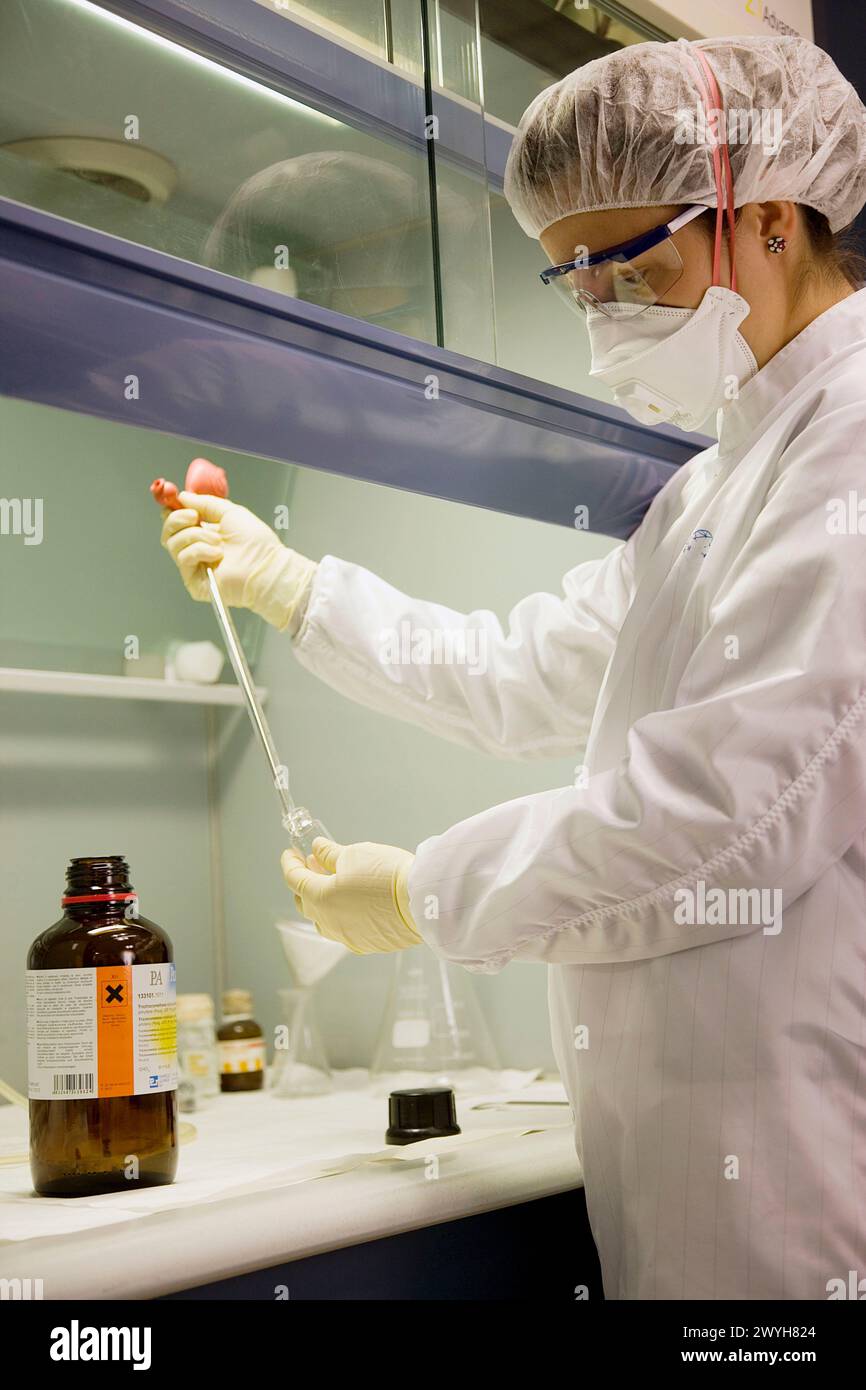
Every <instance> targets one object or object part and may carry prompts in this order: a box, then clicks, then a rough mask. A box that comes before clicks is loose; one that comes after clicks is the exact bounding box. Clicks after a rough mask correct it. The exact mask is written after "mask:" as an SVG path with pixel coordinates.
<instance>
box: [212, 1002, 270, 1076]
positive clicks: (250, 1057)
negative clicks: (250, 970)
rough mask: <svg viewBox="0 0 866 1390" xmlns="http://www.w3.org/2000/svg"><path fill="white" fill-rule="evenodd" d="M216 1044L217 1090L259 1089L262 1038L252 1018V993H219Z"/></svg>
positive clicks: (262, 1057)
mask: <svg viewBox="0 0 866 1390" xmlns="http://www.w3.org/2000/svg"><path fill="white" fill-rule="evenodd" d="M217 1046H218V1048H219V1054H220V1088H221V1090H223V1091H260V1090H261V1089H262V1087H263V1086H264V1084H265V1040H264V1037H263V1035H262V1030H261V1028H260V1027H259V1025H258V1024H257V1023H256V1021H255V1019H254V1018H253V996H252V995H251V994H250V992H249V990H248V989H227V990H225V992H224V993H223V1021H222V1023H221V1025H220V1027H219V1028H218V1029H217Z"/></svg>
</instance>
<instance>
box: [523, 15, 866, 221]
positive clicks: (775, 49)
mask: <svg viewBox="0 0 866 1390" xmlns="http://www.w3.org/2000/svg"><path fill="white" fill-rule="evenodd" d="M693 47H695V48H700V49H702V50H703V51H704V53H705V54H706V56H707V58H708V60H709V62H710V64H711V66H712V68H713V71H714V73H715V76H716V81H717V82H718V84H719V88H720V90H721V93H722V97H723V100H724V103H725V111H726V116H727V121H728V130H727V133H728V139H729V146H730V155H731V167H732V171H733V176H734V202H735V205H736V206H737V207H741V206H742V204H743V203H754V202H768V201H770V200H771V199H774V198H779V199H785V200H790V201H792V202H797V203H804V204H806V205H807V206H808V207H812V208H815V209H816V210H817V211H818V212H821V213H823V214H824V216H825V217H826V218H827V220H828V222H829V223H830V227H831V229H832V230H833V231H834V232H835V231H838V230H839V229H840V228H841V227H845V226H847V224H848V223H849V222H851V221H852V220H853V219H854V218H855V217H856V215H857V213H858V212H859V211H860V208H861V207H862V206H863V204H864V202H866V107H864V106H863V103H862V102H861V101H860V98H859V97H858V96H857V93H856V91H855V90H854V88H853V87H852V86H851V83H850V82H848V81H847V79H846V78H844V77H843V76H842V74H841V73H840V72H839V69H838V68H837V67H836V64H835V63H834V62H833V60H832V59H831V58H830V57H828V55H827V54H826V53H824V52H823V50H822V49H820V48H816V46H815V45H814V44H813V43H809V42H808V40H807V39H800V38H791V37H779V38H777V37H774V36H771V35H768V36H766V37H759V38H758V37H756V38H723V39H701V40H698V41H697V43H695V44H690V43H688V42H687V41H686V40H682V39H681V40H679V41H677V42H676V43H641V44H634V45H633V46H631V47H627V48H623V49H620V50H619V51H617V52H616V53H610V54H608V55H607V56H606V57H604V58H596V59H595V60H594V61H593V62H591V63H587V64H586V66H585V67H581V68H578V69H577V70H576V71H575V72H572V73H570V74H569V75H568V77H564V78H562V80H561V81H560V82H557V83H555V84H554V86H552V87H548V88H547V90H546V91H544V92H542V93H541V94H540V95H539V96H537V97H536V98H535V100H534V101H533V102H532V104H531V105H530V106H529V108H528V109H527V111H526V112H525V113H524V115H523V118H522V120H521V122H520V126H519V127H518V131H517V134H516V136H515V137H514V143H513V145H512V147H511V152H510V154H509V157H508V164H507V166H506V170H505V196H506V197H507V199H508V202H509V203H510V205H511V209H512V211H513V213H514V215H515V217H516V218H517V221H518V222H519V223H520V225H521V227H522V228H523V230H524V231H525V232H527V233H528V234H529V235H530V236H538V235H539V234H540V233H541V232H543V231H544V230H545V229H546V228H547V227H549V226H551V224H552V223H554V222H557V221H559V219H560V218H562V217H568V216H569V215H570V214H571V213H575V212H594V211H597V210H600V209H603V208H625V207H629V208H633V207H660V206H663V205H665V204H668V203H704V204H706V206H707V207H715V206H716V181H715V176H714V173H713V159H712V147H711V144H710V143H709V141H708V140H707V139H706V133H705V128H703V127H702V126H701V125H700V124H698V122H697V120H695V121H694V123H693V125H692V130H693V131H694V132H695V133H698V134H699V139H698V141H697V142H693V143H688V141H687V140H686V141H685V142H683V143H677V142H676V140H675V138H674V137H675V133H676V132H677V131H678V130H679V132H680V135H681V136H682V134H683V133H684V132H685V133H687V132H688V119H687V118H688V116H689V113H691V115H692V117H694V115H695V113H696V111H697V110H698V109H699V108H700V110H701V112H703V102H702V100H701V96H700V91H699V88H698V84H697V80H696V78H695V74H694V72H693V69H692V65H691V64H690V62H689V51H690V49H691V48H693ZM695 61H696V60H695V59H694V58H693V59H692V62H695ZM740 113H745V115H740ZM748 113H753V119H752V122H751V123H748V122H749V117H748ZM763 113H767V114H766V115H764V114H763ZM777 113H778V114H777ZM737 121H739V125H736V124H732V122H737ZM747 132H748V134H747ZM744 137H746V138H744ZM772 146H777V147H776V148H772Z"/></svg>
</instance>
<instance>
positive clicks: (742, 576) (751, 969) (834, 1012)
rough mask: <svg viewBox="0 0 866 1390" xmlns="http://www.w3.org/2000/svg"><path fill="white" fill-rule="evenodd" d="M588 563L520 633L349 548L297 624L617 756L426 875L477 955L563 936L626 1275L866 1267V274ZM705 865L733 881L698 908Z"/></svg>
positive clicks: (567, 1026)
mask: <svg viewBox="0 0 866 1390" xmlns="http://www.w3.org/2000/svg"><path fill="white" fill-rule="evenodd" d="M861 498H862V499H863V501H862V504H861V505H862V509H863V515H862V517H861V518H860V521H859V526H860V528H861V529H858V525H857V514H856V503H857V501H858V500H860V499H861ZM837 500H838V501H837ZM852 521H853V525H852ZM840 523H841V525H840ZM705 533H708V534H705ZM563 589H564V597H562V598H557V597H554V596H552V595H550V594H534V595H532V596H531V597H529V598H527V599H525V600H523V601H522V602H521V603H519V604H518V605H517V606H516V607H515V609H514V610H513V612H512V613H511V615H510V619H509V628H508V631H507V633H506V632H504V631H503V630H502V628H501V627H500V625H499V623H498V621H497V619H496V618H495V616H494V615H493V614H492V613H488V612H475V613H471V614H469V615H461V614H457V613H454V612H452V611H451V610H449V609H446V608H444V607H442V606H440V605H437V604H433V603H427V602H423V601H419V600H417V599H412V598H407V597H406V596H405V595H403V594H401V593H399V592H397V591H396V590H395V589H393V588H392V587H391V586H389V585H388V584H386V583H385V582H384V581H383V580H381V579H379V578H377V577H376V576H375V575H372V574H370V573H369V572H368V571H366V570H364V569H361V568H360V567H358V566H356V565H352V564H347V563H344V562H342V561H340V560H337V559H334V558H333V557H326V558H325V559H324V560H323V561H322V564H321V568H320V570H319V573H318V576H317V579H316V583H315V586H314V589H313V592H312V596H311V600H310V605H309V608H308V611H307V614H306V618H305V621H304V624H303V626H302V628H301V630H300V632H299V633H298V636H297V638H296V641H295V647H296V651H297V654H298V657H299V658H300V660H301V662H302V663H303V664H304V665H305V666H306V667H307V668H308V669H309V670H310V671H313V672H315V673H316V674H317V675H319V676H321V677H322V678H323V679H324V680H325V681H327V682H328V683H329V684H330V685H332V686H333V687H335V688H336V689H337V690H340V691H343V692H344V693H345V694H346V695H348V696H350V697H351V698H353V699H355V700H359V701H361V702H362V703H364V704H367V705H369V706H371V707H373V708H374V709H378V710H382V711H386V712H387V713H389V714H392V715H396V716H399V717H402V718H405V719H409V720H411V721H412V722H413V723H416V724H418V725H420V726H422V727H423V728H426V729H428V730H432V731H433V732H435V733H438V734H441V735H443V736H445V737H447V738H450V739H453V740H456V741H458V742H460V743H463V744H466V745H468V746H471V747H474V748H480V749H484V750H487V751H488V752H489V753H492V754H494V755H498V756H502V757H507V758H539V757H553V756H560V755H566V756H567V755H569V754H574V756H575V762H576V763H579V764H584V765H585V767H586V769H587V775H586V776H585V777H580V778H579V779H578V785H576V786H567V787H559V788H556V789H554V790H552V791H548V792H542V793H540V794H537V795H533V796H524V797H519V798H518V799H517V800H514V801H510V802H507V803H506V804H505V805H501V806H494V807H493V808H492V809H491V810H489V811H485V812H483V813H482V814H480V815H476V816H473V817H471V818H470V819H469V820H466V821H463V822H461V823H460V824H458V825H455V826H453V827H452V828H451V829H449V830H447V831H446V832H445V833H444V834H442V835H438V836H435V837H433V838H432V839H428V840H425V841H424V842H423V843H422V844H421V845H420V846H419V847H418V851H417V859H416V862H415V864H414V866H413V869H412V872H411V875H410V882H409V887H410V898H411V904H412V910H413V913H414V915H415V918H416V920H417V923H418V927H419V930H420V931H421V932H422V933H423V935H424V937H425V939H426V940H427V941H428V942H429V944H430V945H431V946H432V947H433V949H434V950H435V951H437V952H438V953H439V954H440V955H442V956H444V957H446V958H447V959H449V960H452V961H457V962H459V963H461V964H462V965H465V966H467V967H468V968H469V969H472V970H482V971H496V970H499V969H501V968H502V967H503V966H504V965H506V964H507V963H508V962H509V961H510V960H512V959H521V960H534V961H546V962H549V963H550V966H551V969H550V1004H551V1015H552V1027H553V1033H554V1045H555V1049H556V1054H557V1059H558V1061H559V1064H560V1068H561V1070H562V1074H563V1077H564V1080H565V1083H566V1086H567V1088H568V1093H569V1096H570V1098H571V1101H572V1105H573V1108H574V1112H575V1121H576V1142H577V1148H578V1152H579V1154H580V1157H581V1160H582V1163H583V1169H584V1176H585V1183H586V1197H587V1203H588V1209H589V1215H590V1221H591V1224H592V1229H593V1233H594V1236H595V1239H596V1243H597V1245H598V1250H599V1254H600V1258H601V1263H602V1269H603V1274H604V1286H605V1293H606V1295H607V1297H608V1298H627V1299H630V1298H634V1299H655V1298H659V1299H692V1298H695V1299H725V1298H734V1299H769V1298H786V1299H825V1298H827V1297H828V1284H829V1281H832V1280H842V1281H845V1282H846V1283H847V1282H848V1281H849V1278H850V1273H849V1272H850V1271H851V1270H855V1271H856V1272H857V1277H858V1279H866V834H864V832H866V290H864V291H861V292H859V293H858V294H856V295H854V296H851V297H850V298H848V299H846V300H844V301H843V302H842V303H840V304H838V305H836V306H835V307H834V308H832V309H831V310H829V311H828V312H827V313H825V314H823V315H822V316H821V317H820V318H818V319H817V320H816V321H815V322H814V323H812V324H811V325H810V326H809V327H808V328H806V329H805V330H804V332H802V333H801V334H800V335H799V337H797V338H796V339H795V340H794V341H793V342H791V343H789V344H788V346H787V347H786V348H784V349H783V350H782V351H781V352H780V353H778V354H777V356H776V357H775V358H773V360H772V361H771V362H770V363H769V364H768V365H767V366H766V367H764V369H763V370H762V371H761V372H760V373H759V374H758V375H757V376H756V377H755V378H754V379H753V380H752V381H751V382H749V384H748V385H747V386H746V387H745V388H744V389H743V390H742V392H741V394H740V398H739V400H738V401H736V402H734V403H733V404H732V405H731V406H730V407H728V408H727V410H726V411H725V413H724V416H723V421H722V432H721V438H720V441H719V443H718V445H714V446H713V447H712V448H710V449H708V450H706V451H705V452H703V453H701V454H699V455H698V456H697V457H696V458H694V459H692V460H691V461H690V462H689V463H688V464H687V465H686V466H685V467H683V468H682V469H680V470H679V471H678V472H677V474H676V475H675V476H674V477H673V478H672V479H671V481H670V482H669V483H668V485H667V486H666V487H665V488H664V489H663V491H662V492H661V493H660V494H659V495H658V496H657V497H656V498H655V500H654V501H653V504H652V506H651V507H650V509H649V511H648V513H647V515H646V517H645V519H644V521H643V523H642V525H641V526H640V527H639V528H638V530H637V531H636V532H635V533H634V534H633V536H632V537H631V538H630V540H629V541H628V542H627V543H626V544H624V545H622V546H618V547H617V548H616V549H614V550H613V551H611V552H610V553H609V554H608V555H607V556H606V557H605V558H604V559H602V560H600V561H596V560H594V561H589V562H588V563H586V564H582V565H578V566H577V568H576V569H574V570H572V571H571V572H570V573H569V574H567V575H566V577H565V579H564V581H563ZM405 621H409V622H410V623H411V624H412V627H413V629H417V628H432V629H436V628H440V627H444V628H446V629H449V630H453V629H455V628H458V627H461V626H465V627H476V628H479V629H481V630H483V632H484V633H485V634H486V641H487V652H486V656H487V673H486V675H479V674H477V673H471V672H470V671H469V670H468V669H467V667H466V666H461V665H456V664H455V665H429V666H426V667H425V666H419V665H408V664H404V665H382V664H381V663H380V661H379V649H380V643H379V639H380V634H381V633H382V631H383V630H391V629H393V630H399V629H400V626H401V624H402V623H403V622H405ZM701 885H703V888H702V887H701ZM683 889H686V890H692V891H693V894H694V901H695V902H696V904H698V906H699V899H698V895H699V894H700V893H701V892H703V893H705V894H706V893H711V891H712V890H716V889H721V890H724V899H723V902H724V906H723V908H722V910H721V911H720V912H719V911H717V912H716V915H715V917H714V916H713V912H712V910H711V911H710V912H709V913H706V914H705V916H704V919H703V920H701V919H700V918H699V919H698V920H697V922H696V923H695V924H689V923H688V922H685V923H684V922H683V920H682V915H683V912H684V910H685V907H686V906H687V903H688V899H686V898H685V897H683V895H682V893H681V890H683ZM740 889H763V890H767V896H766V897H765V899H763V900H762V901H763V904H764V908H765V910H764V912H763V913H758V912H757V911H756V909H755V907H754V906H753V908H752V910H751V912H750V913H749V912H747V911H745V909H744V908H743V907H742V906H740V907H739V908H738V907H737V906H736V904H737V903H740V904H742V902H743V899H741V898H738V897H737V890H740ZM777 891H781V893H782V906H783V915H782V921H781V930H778V929H777V928H778V926H779V924H778V922H777V923H775V924H774V923H773V922H772V920H771V916H772V914H771V912H770V911H768V910H766V909H767V906H768V905H769V904H771V903H774V902H776V901H777V899H774V898H773V896H772V895H773V893H774V892H777ZM678 894H679V896H677V895H678ZM430 895H434V897H433V899H432V901H434V902H436V903H438V917H437V918H430V917H429V915H428V911H429V904H430V902H431V897H430ZM744 917H745V919H746V920H743V919H744ZM707 918H709V920H707ZM719 918H721V919H722V920H719ZM765 927H767V928H768V929H767V930H765ZM834 1287H835V1286H834V1285H830V1290H829V1291H832V1288H834ZM862 1289H863V1291H864V1292H866V1284H864V1285H863V1286H862ZM861 1296H862V1294H861Z"/></svg>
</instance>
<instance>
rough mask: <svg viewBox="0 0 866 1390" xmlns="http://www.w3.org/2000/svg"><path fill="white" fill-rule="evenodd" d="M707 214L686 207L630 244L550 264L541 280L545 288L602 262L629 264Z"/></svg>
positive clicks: (702, 208)
mask: <svg viewBox="0 0 866 1390" xmlns="http://www.w3.org/2000/svg"><path fill="white" fill-rule="evenodd" d="M707 211H708V208H707V207H706V206H705V205H704V204H703V203H701V204H695V205H694V206H692V207H690V208H686V210H685V212H680V213H678V214H677V216H676V217H674V218H672V220H671V221H670V222H662V223H660V224H659V226H658V227H653V228H652V230H651V231H649V232H642V233H641V235H640V236H637V237H632V239H631V240H630V241H621V242H619V244H618V245H616V246H608V247H606V248H605V250H604V251H593V253H592V255H591V256H580V257H578V258H577V260H574V261H563V262H562V264H561V265H549V266H548V267H547V269H546V270H542V271H541V272H540V274H539V279H540V280H541V282H542V284H543V285H549V284H550V283H551V281H552V280H556V279H558V277H559V276H561V275H568V274H569V273H570V272H571V271H572V270H587V269H588V268H589V267H591V266H594V265H601V264H602V262H603V261H630V260H631V259H632V258H633V257H634V256H639V255H641V253H642V252H644V251H649V250H650V249H651V248H652V247H653V246H658V245H659V244H660V243H661V242H663V241H667V239H668V237H672V236H673V234H674V232H678V231H679V230H680V228H681V227H684V226H685V225H686V223H687V222H692V221H693V220H694V219H695V218H696V217H700V215H701V213H702V212H707Z"/></svg>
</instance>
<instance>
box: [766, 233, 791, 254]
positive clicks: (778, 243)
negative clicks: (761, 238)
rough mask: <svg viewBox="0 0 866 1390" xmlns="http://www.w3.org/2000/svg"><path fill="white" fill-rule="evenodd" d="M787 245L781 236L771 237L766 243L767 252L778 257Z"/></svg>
mask: <svg viewBox="0 0 866 1390" xmlns="http://www.w3.org/2000/svg"><path fill="white" fill-rule="evenodd" d="M787 245H788V243H787V241H786V240H785V238H784V237H783V236H771V237H770V239H769V241H768V242H767V250H768V251H773V252H774V253H775V254H776V255H779V254H780V252H782V251H784V249H785V247H786V246H787Z"/></svg>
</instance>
